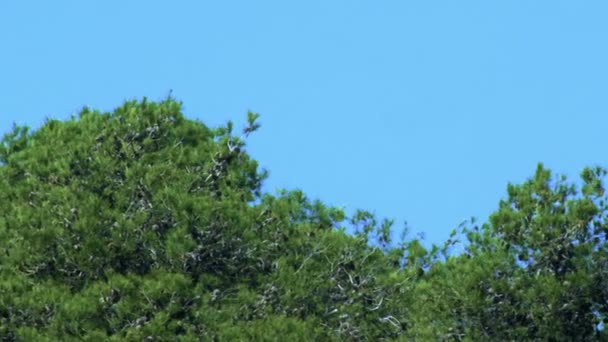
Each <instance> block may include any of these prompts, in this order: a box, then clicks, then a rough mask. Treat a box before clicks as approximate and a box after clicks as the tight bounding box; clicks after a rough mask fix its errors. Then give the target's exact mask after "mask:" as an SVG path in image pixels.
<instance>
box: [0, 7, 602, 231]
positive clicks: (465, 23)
mask: <svg viewBox="0 0 608 342" xmlns="http://www.w3.org/2000/svg"><path fill="white" fill-rule="evenodd" d="M607 14H608V2H606V1H559V0H551V1H540V0H538V1H529V0H525V1H524V0H509V1H465V0H462V1H356V0H349V1H338V0H335V1H305V2H304V1H302V2H288V1H215V2H211V1H173V2H170V1H150V0H148V1H135V0H131V1H109V0H105V1H60V0H58V1H52V2H51V1H25V0H24V1H2V2H0V44H2V45H1V47H2V48H1V50H0V52H1V53H0V131H1V132H3V133H4V132H7V131H8V129H9V128H10V126H11V124H12V122H13V121H15V122H17V123H21V124H28V125H30V126H32V127H38V126H39V125H40V124H41V123H42V122H43V120H44V118H45V117H47V116H48V117H53V118H59V119H65V118H67V117H69V116H70V114H73V113H76V112H77V111H78V110H79V109H80V108H81V107H82V106H83V105H88V106H90V107H93V108H96V109H101V110H106V111H109V110H112V109H113V108H115V107H117V106H119V105H120V104H122V102H123V101H124V100H128V99H133V98H141V97H143V96H147V97H148V98H150V99H152V100H160V99H162V98H164V97H166V96H167V94H168V93H169V91H170V90H173V96H174V97H176V98H177V99H179V100H182V101H183V102H184V112H185V114H186V115H187V116H188V117H190V118H197V119H200V120H201V121H203V122H205V123H207V124H209V125H212V126H215V125H219V124H222V123H224V122H226V121H227V120H229V119H232V120H234V121H235V123H236V124H238V125H243V124H244V121H245V114H246V112H247V111H248V110H252V111H255V112H258V113H260V114H261V115H262V117H261V123H262V125H263V126H262V129H261V130H260V131H259V132H258V133H257V134H255V135H253V136H251V137H250V139H249V152H250V153H251V154H252V155H253V156H254V157H255V158H256V159H258V160H259V161H260V163H261V165H262V166H263V167H265V168H267V169H269V171H270V179H269V180H268V182H267V183H266V190H268V191H274V189H275V188H290V189H293V188H301V189H302V190H304V191H305V192H306V193H307V194H308V195H309V196H310V197H311V198H320V199H322V200H323V201H325V202H327V203H329V204H334V205H345V206H346V207H347V209H348V210H353V209H355V208H364V209H369V210H371V211H374V212H376V214H377V215H378V216H380V217H389V218H394V219H395V220H396V221H397V223H398V224H397V225H396V226H397V227H400V226H401V225H400V224H399V223H400V222H402V221H404V220H407V221H408V223H409V226H410V228H411V230H412V232H414V233H415V232H424V233H425V235H426V239H427V241H428V242H429V243H430V242H436V243H439V242H442V241H444V240H445V239H446V238H447V237H448V235H449V232H450V231H451V229H452V228H454V227H455V226H457V225H458V224H459V223H460V222H461V221H462V220H463V219H466V218H469V217H471V216H476V217H478V218H479V219H481V220H485V219H486V218H487V216H488V214H490V213H491V212H492V211H493V210H494V209H495V208H496V207H497V204H498V201H499V200H500V199H501V198H503V197H504V196H505V188H506V185H507V183H508V182H521V181H523V180H525V179H526V178H527V177H529V176H531V175H532V174H533V172H534V169H535V166H536V164H537V162H544V163H545V164H546V166H548V167H550V168H551V169H553V170H555V171H558V172H560V173H564V174H566V175H568V176H569V177H577V175H578V173H579V172H580V171H581V169H582V168H583V167H585V166H588V165H604V166H606V154H605V147H606V127H608V96H607V93H608V66H607V63H608V62H607V61H608V44H606V39H607V38H606V37H608V21H607V20H606V15H607Z"/></svg>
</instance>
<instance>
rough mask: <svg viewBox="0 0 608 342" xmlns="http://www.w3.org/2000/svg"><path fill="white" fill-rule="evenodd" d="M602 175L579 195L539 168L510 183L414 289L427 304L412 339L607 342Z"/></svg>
mask: <svg viewBox="0 0 608 342" xmlns="http://www.w3.org/2000/svg"><path fill="white" fill-rule="evenodd" d="M605 174H606V172H605V171H604V170H603V169H602V168H599V167H597V168H586V169H585V170H584V171H583V172H582V174H581V176H582V180H583V187H582V194H579V192H578V191H577V190H576V187H575V185H574V184H569V183H567V182H566V178H565V177H558V179H557V180H555V179H554V178H552V177H551V172H550V171H549V170H547V169H546V168H544V167H543V165H542V164H540V165H539V166H538V168H537V170H536V174H535V175H534V177H533V178H531V179H529V180H528V181H526V182H525V183H524V184H522V185H509V186H508V187H507V192H508V198H507V199H506V200H503V201H501V202H500V205H499V209H498V210H497V211H496V212H495V213H494V214H492V215H491V216H490V222H489V223H488V224H485V225H483V226H482V227H479V226H475V227H473V228H472V229H471V228H465V229H463V233H464V234H465V235H466V236H467V237H468V242H469V243H468V244H467V246H466V251H465V253H464V254H462V255H457V256H450V257H449V258H448V259H447V260H446V262H445V263H436V264H435V265H434V266H433V268H432V269H431V272H429V275H428V277H427V278H426V279H424V280H423V281H421V282H420V283H419V284H418V286H417V289H416V290H417V291H418V294H417V297H418V298H419V299H420V300H422V301H424V302H425V303H428V305H426V306H425V307H423V310H420V311H419V312H417V314H418V318H417V320H418V322H419V324H418V326H420V327H425V326H426V327H428V328H427V329H420V331H419V332H417V334H420V336H426V337H430V336H432V337H437V336H441V337H451V338H453V339H455V340H464V339H472V340H524V339H526V340H528V339H543V340H546V339H549V340H555V341H575V340H576V341H587V340H606V334H605V332H604V330H603V328H602V327H601V325H602V324H603V322H605V320H606V314H607V311H606V309H607V307H606V305H607V303H608V301H607V300H608V297H607V296H606V294H607V292H606V285H608V283H607V278H606V274H607V270H608V268H607V266H608V264H607V259H606V256H607V245H606V233H607V232H608V226H607V225H606V222H607V221H606V208H607V207H606V198H605V197H603V186H602V178H603V177H604V176H605Z"/></svg>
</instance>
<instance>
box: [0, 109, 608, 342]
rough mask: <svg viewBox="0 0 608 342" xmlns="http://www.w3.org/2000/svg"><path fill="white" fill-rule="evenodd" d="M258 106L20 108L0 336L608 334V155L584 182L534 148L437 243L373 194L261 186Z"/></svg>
mask: <svg viewBox="0 0 608 342" xmlns="http://www.w3.org/2000/svg"><path fill="white" fill-rule="evenodd" d="M256 120H257V115H256V114H254V113H249V114H248V125H247V126H246V127H245V128H244V129H243V131H242V134H234V132H233V125H232V123H230V122H229V123H228V124H227V125H226V126H225V127H219V128H214V129H211V128H209V127H207V126H205V125H204V124H203V123H201V122H198V121H193V120H188V119H187V118H185V117H184V116H183V115H182V113H181V105H180V103H178V102H176V101H175V100H173V99H171V98H169V99H166V100H164V101H162V102H160V103H153V102H148V101H146V100H145V99H144V100H143V101H131V102H127V103H125V104H124V105H123V106H121V107H119V108H117V109H116V110H115V111H114V112H113V113H100V112H97V111H91V110H89V109H86V108H85V109H83V110H82V111H81V112H80V114H79V115H78V116H77V117H72V118H71V120H66V121H58V120H50V119H49V120H47V122H46V123H45V124H44V125H43V126H42V127H41V128H39V129H38V130H36V131H35V132H30V131H29V129H28V127H25V126H23V127H21V126H15V127H14V129H13V131H12V132H10V133H8V134H6V135H5V136H4V139H3V140H2V143H1V144H0V241H2V242H1V244H0V340H1V341H81V340H84V341H105V340H109V341H112V340H116V341H123V340H128V341H131V340H132V341H142V340H143V341H174V340H180V341H199V340H220V341H225V340H256V341H257V340H260V341H262V340H285V341H311V340H328V341H331V340H347V341H351V340H352V341H356V340H370V341H373V340H412V339H414V340H456V341H457V340H522V339H542V340H567V341H572V340H603V339H606V337H605V334H604V331H603V327H602V320H603V319H605V317H606V316H605V315H606V313H607V312H608V308H607V305H608V302H607V299H608V286H607V285H608V268H607V265H608V249H607V248H606V243H605V239H606V233H607V232H608V223H607V222H606V219H605V217H606V203H605V197H604V193H603V187H602V179H603V177H604V175H605V171H604V170H603V169H601V168H594V169H585V170H584V171H583V173H582V178H583V181H584V185H583V187H582V192H581V193H579V192H578V191H577V189H576V188H575V186H574V185H573V184H569V183H566V180H565V179H563V178H558V180H556V179H555V178H554V177H552V175H551V173H550V171H549V170H547V169H545V168H544V167H543V166H542V165H540V166H539V167H538V169H537V171H536V174H535V176H534V177H533V178H531V179H530V180H529V181H527V182H525V183H524V184H522V185H509V187H508V198H507V199H506V200H504V201H501V202H500V204H499V208H498V210H497V211H496V212H495V213H494V214H493V215H492V216H491V217H490V220H489V222H488V223H486V224H484V225H482V226H472V227H469V226H463V227H462V229H461V230H460V231H455V232H454V236H453V239H451V240H450V241H448V242H447V243H446V244H445V245H444V246H440V247H437V246H434V247H433V248H431V249H430V250H429V249H425V248H424V247H423V245H422V244H421V242H419V241H417V240H409V241H405V240H404V241H398V242H394V241H391V240H390V236H391V234H390V231H391V222H390V221H386V220H385V221H380V222H378V221H377V220H376V218H375V217H374V215H372V214H370V213H369V212H366V211H358V212H357V213H355V214H354V215H352V217H346V215H345V213H344V212H343V211H341V210H340V209H337V208H333V207H329V206H326V205H324V204H323V203H322V202H320V201H318V200H315V201H313V200H310V199H308V198H307V197H306V196H305V194H304V193H303V192H302V191H281V192H278V193H276V194H269V193H264V192H262V183H263V181H264V179H265V178H266V176H267V174H266V172H265V171H263V170H259V168H258V165H257V162H256V161H255V160H253V159H251V158H250V156H249V155H248V154H247V152H246V149H245V148H246V145H245V141H244V139H245V138H246V137H247V135H248V134H249V133H251V132H253V131H255V130H256V129H257V128H258V127H259V125H258V123H257V121H256ZM438 210H440V208H438ZM346 229H348V230H352V231H353V233H352V234H347V233H345V230H346ZM458 237H462V238H465V239H466V243H465V244H464V252H463V253H460V254H454V255H451V254H450V253H449V250H450V247H451V246H453V245H454V244H455V239H456V238H458Z"/></svg>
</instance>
